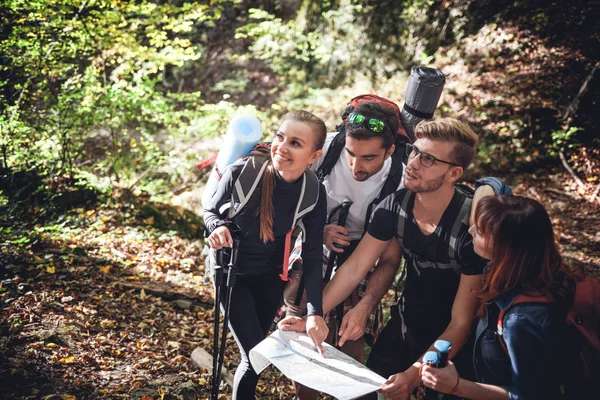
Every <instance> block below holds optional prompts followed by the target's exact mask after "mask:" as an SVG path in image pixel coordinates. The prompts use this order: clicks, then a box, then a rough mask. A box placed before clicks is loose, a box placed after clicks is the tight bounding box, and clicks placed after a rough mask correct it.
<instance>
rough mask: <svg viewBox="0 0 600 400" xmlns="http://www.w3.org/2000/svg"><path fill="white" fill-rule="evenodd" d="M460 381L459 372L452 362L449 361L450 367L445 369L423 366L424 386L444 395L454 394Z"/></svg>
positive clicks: (422, 378)
mask: <svg viewBox="0 0 600 400" xmlns="http://www.w3.org/2000/svg"><path fill="white" fill-rule="evenodd" d="M459 379H460V377H459V376H458V371H457V370H456V367H455V366H454V363H453V362H452V361H448V366H447V367H445V368H435V367H432V366H430V365H423V369H422V370H421V380H422V381H423V385H425V386H426V387H428V388H431V389H433V390H437V391H438V392H442V393H452V391H453V390H455V389H456V387H457V386H458V385H457V383H458V380H459Z"/></svg>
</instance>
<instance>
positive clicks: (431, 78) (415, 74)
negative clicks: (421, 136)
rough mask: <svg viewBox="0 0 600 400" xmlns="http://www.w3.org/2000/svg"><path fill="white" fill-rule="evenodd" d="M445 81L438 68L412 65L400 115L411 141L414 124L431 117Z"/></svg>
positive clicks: (413, 138) (413, 137) (413, 136)
mask: <svg viewBox="0 0 600 400" xmlns="http://www.w3.org/2000/svg"><path fill="white" fill-rule="evenodd" d="M445 83H446V76H445V75H444V74H443V73H442V71H440V70H439V69H436V68H428V67H412V69H411V71H410V78H409V79H408V87H407V88H406V96H405V98H404V107H403V108H402V114H401V116H400V117H401V119H402V125H403V126H404V129H406V132H407V133H408V135H409V136H410V137H411V139H412V140H413V141H414V140H415V135H414V129H415V126H416V125H417V124H418V123H419V122H421V121H423V120H424V119H431V118H433V112H434V111H435V109H436V107H437V104H438V101H439V100H440V96H441V95H442V90H443V89H444V84H445Z"/></svg>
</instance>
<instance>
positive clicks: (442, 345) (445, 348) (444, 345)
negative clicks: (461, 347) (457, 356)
mask: <svg viewBox="0 0 600 400" xmlns="http://www.w3.org/2000/svg"><path fill="white" fill-rule="evenodd" d="M433 347H435V349H436V350H437V351H439V352H440V353H450V349H451V348H452V343H450V342H449V341H447V340H436V341H435V343H434V344H433Z"/></svg>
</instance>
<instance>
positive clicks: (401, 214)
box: [396, 190, 414, 249]
mask: <svg viewBox="0 0 600 400" xmlns="http://www.w3.org/2000/svg"><path fill="white" fill-rule="evenodd" d="M412 196H414V194H413V193H412V192H409V191H408V190H405V191H404V198H403V199H402V203H400V209H399V210H398V228H397V229H396V234H397V235H398V240H399V241H400V245H401V246H402V248H403V249H405V247H406V246H404V243H403V240H404V230H405V227H406V219H407V217H408V212H407V211H406V210H407V208H408V202H409V201H410V198H411V197H412Z"/></svg>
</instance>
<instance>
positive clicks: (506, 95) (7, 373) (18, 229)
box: [0, 3, 600, 400]
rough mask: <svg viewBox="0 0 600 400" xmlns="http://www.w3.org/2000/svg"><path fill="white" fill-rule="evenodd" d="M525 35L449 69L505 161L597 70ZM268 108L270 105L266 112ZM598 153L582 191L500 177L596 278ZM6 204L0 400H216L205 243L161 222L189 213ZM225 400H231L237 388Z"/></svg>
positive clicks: (461, 107) (584, 169)
mask: <svg viewBox="0 0 600 400" xmlns="http://www.w3.org/2000/svg"><path fill="white" fill-rule="evenodd" d="M515 4H517V3H515ZM575 31H576V30H575ZM523 32H525V31H523V30H521V29H517V27H514V26H510V25H508V26H504V27H502V29H500V28H497V29H492V30H490V29H488V30H485V29H482V30H481V31H480V34H479V35H478V36H473V37H470V38H468V39H466V41H465V43H463V44H462V48H461V50H460V51H454V50H453V49H452V48H451V49H446V50H445V53H444V54H445V55H444V57H442V58H441V62H442V63H444V64H445V68H446V71H448V72H449V73H450V78H449V82H448V86H447V89H448V90H447V92H448V93H449V94H448V95H447V98H446V99H445V107H446V108H447V111H446V112H445V113H446V114H452V115H453V116H456V117H458V118H462V119H465V120H469V121H472V122H473V123H474V124H475V125H476V126H477V128H479V130H480V131H481V130H484V131H485V132H487V133H488V134H490V133H492V134H494V135H497V136H498V138H499V142H500V138H501V137H503V136H504V139H502V143H500V144H499V145H498V151H500V149H501V148H502V147H504V152H503V154H505V155H506V154H510V155H513V154H517V152H518V151H519V150H520V148H519V146H518V144H519V143H516V142H517V139H519V138H511V137H508V136H509V133H510V132H515V131H518V129H517V128H515V126H517V127H520V126H527V129H528V130H529V131H530V135H531V136H533V135H534V134H537V133H538V132H545V131H546V130H544V129H545V128H544V121H546V120H552V121H555V119H556V110H557V109H559V108H561V107H563V106H565V107H566V105H567V103H569V101H566V100H565V98H566V97H567V96H563V97H561V95H560V94H557V93H555V92H556V91H557V89H556V88H557V87H559V85H558V83H561V84H562V85H563V86H562V88H563V89H562V90H563V91H564V92H565V93H577V91H578V90H579V87H580V86H581V82H582V81H583V80H584V79H583V78H582V77H585V75H586V74H587V73H588V70H589V69H590V65H589V62H587V61H585V60H591V59H594V57H591V56H589V55H585V57H584V55H582V52H581V51H580V50H578V49H577V48H576V47H575V46H576V45H577V41H576V40H572V42H573V43H568V44H569V45H564V44H562V42H561V43H558V44H556V43H554V42H553V41H548V40H543V41H540V40H538V38H537V36H536V35H526V34H524V33H523ZM559 33H560V35H559V36H560V37H563V36H564V37H569V36H567V35H563V34H562V31H560V32H559ZM582 34H583V33H582ZM561 40H562V39H561ZM570 44H572V46H570ZM484 50H485V51H484ZM556 68H559V69H558V70H557V69H556ZM222 70H223V71H226V69H225V68H222ZM557 71H558V72H557ZM569 71H575V73H570V72H569ZM256 81H257V82H259V81H260V82H272V81H273V80H272V79H271V80H269V79H257V80H256ZM571 81H572V82H571ZM594 82H595V83H594ZM597 82H598V79H597V78H596V79H595V80H593V81H592V84H594V85H596V86H597V84H598V83H597ZM265 90H266V89H265ZM247 92H248V93H252V94H253V95H255V96H258V95H257V94H256V93H259V94H260V93H262V92H259V91H255V90H248V91H247ZM271 92H272V91H269V90H266V91H265V93H271ZM499 92H502V95H500V94H499ZM597 92H598V91H597V90H596V91H593V90H590V91H589V93H596V94H597ZM357 94H358V93H357ZM258 97H261V96H258ZM556 99H561V100H562V103H560V104H559V105H557V104H554V102H555V100H556ZM255 100H256V99H250V100H248V101H249V102H250V101H255ZM271 100H273V99H270V98H266V96H263V97H262V101H264V104H265V105H269V104H273V103H274V101H271ZM596 100H597V99H596V97H593V96H591V97H588V98H585V97H584V98H583V99H582V101H581V103H580V108H581V107H588V108H592V107H596V108H597V101H596ZM563 108H564V107H563ZM586 115H596V111H595V109H594V110H593V111H592V112H587V113H586ZM583 122H585V121H583ZM583 122H582V124H583ZM513 125H515V126H513ZM513 139H514V140H513ZM488 152H489V153H492V150H489V151H488ZM599 153H600V151H598V149H592V148H587V149H586V148H580V149H578V150H577V151H576V152H572V154H571V155H567V156H568V159H567V161H568V162H570V163H571V164H572V165H574V166H575V164H578V165H579V167H578V168H575V170H576V172H577V173H579V174H580V177H581V178H582V179H583V182H584V185H585V188H583V189H582V188H581V187H580V186H581V185H579V184H577V183H576V182H575V180H574V178H573V176H572V174H570V173H567V172H565V170H564V169H563V168H562V167H560V166H554V167H551V168H548V167H547V166H546V165H550V164H551V162H548V157H546V159H545V160H543V161H544V162H540V163H539V167H540V168H542V169H539V170H535V172H531V171H532V170H534V168H533V167H531V165H532V164H530V165H529V166H528V169H527V170H528V171H529V172H527V173H525V172H523V170H520V171H518V172H514V173H511V174H510V175H503V176H502V177H503V178H504V179H506V181H507V182H508V183H509V184H510V185H511V186H512V187H513V189H514V191H515V193H516V194H520V195H524V196H528V197H532V198H534V199H536V200H538V201H540V202H541V203H542V204H543V205H544V206H545V207H546V208H547V209H548V211H549V213H550V216H551V218H552V221H553V224H554V227H555V230H556V237H557V241H558V243H559V246H560V249H561V251H562V254H563V255H564V256H565V258H566V260H567V261H568V262H569V263H570V264H571V266H573V267H575V268H579V267H583V268H585V269H586V270H587V271H588V272H589V273H591V274H593V275H594V276H596V277H600V196H598V192H597V189H596V188H600V186H598V184H599V181H598V179H599V176H598V171H600V154H599ZM520 154H521V156H520V158H518V159H517V157H516V156H514V157H512V158H508V157H504V158H502V156H499V157H498V160H497V161H498V163H499V164H505V165H503V166H508V167H511V166H512V165H514V164H515V162H520V163H523V158H534V159H535V157H538V156H539V158H540V159H542V158H543V156H547V155H546V154H541V155H540V154H528V153H526V152H523V151H522V152H521V153H520ZM525 162H528V161H527V160H526V159H525ZM521 165H524V164H521ZM536 165H537V164H536ZM554 165H555V164H554ZM488 167H489V165H488ZM503 170H510V168H504V169H503ZM0 200H2V199H1V197H0ZM0 205H2V210H4V209H10V210H11V212H0V398H11V399H48V400H50V399H52V400H54V399H62V400H72V399H97V398H104V399H119V398H127V399H143V400H150V399H154V400H156V399H161V400H162V399H197V398H201V399H205V398H208V393H209V392H210V383H211V382H210V372H211V371H210V370H207V369H206V368H204V369H202V368H197V367H195V366H194V365H192V363H191V353H192V351H193V350H194V349H195V348H197V347H201V348H203V349H205V350H206V351H208V352H209V353H210V352H211V350H212V338H213V320H214V319H213V301H212V288H211V286H210V284H207V283H205V282H204V280H203V275H204V267H203V258H202V255H201V246H202V244H201V243H200V241H198V240H194V239H184V237H189V238H193V237H199V235H195V233H196V232H198V230H199V228H198V226H197V222H196V221H195V220H194V219H193V218H191V222H190V221H188V222H189V223H188V224H187V226H188V228H189V229H187V231H186V234H185V235H182V234H181V231H179V232H178V231H177V230H176V229H175V227H174V224H168V223H167V224H165V223H164V222H165V221H163V220H164V219H165V217H164V215H165V214H167V215H168V216H169V218H170V219H172V220H173V219H186V218H188V217H189V210H188V211H187V212H186V211H185V210H184V209H183V208H181V207H179V206H175V205H168V204H155V203H153V204H149V202H148V200H147V198H143V197H135V196H133V197H131V196H115V197H114V198H113V199H111V200H110V201H109V202H108V204H99V203H95V204H90V205H89V206H87V207H81V208H73V209H70V210H67V211H64V212H61V213H50V214H46V211H47V206H48V205H47V204H36V203H34V202H32V201H29V199H24V200H23V201H21V202H20V203H19V204H17V205H14V204H13V205H12V206H11V204H10V200H9V204H8V206H6V205H4V204H2V201H0ZM149 206H150V207H149ZM11 207H12V208H11ZM157 210H158V211H157ZM188 219H189V218H188ZM169 227H170V228H169ZM171 228H172V229H171ZM391 298H393V296H392V295H390V296H389V298H388V300H387V301H391ZM227 343H228V346H227V353H226V361H225V368H227V369H228V370H229V371H234V370H235V365H236V363H237V354H236V351H237V349H236V346H235V344H234V342H233V341H232V339H231V337H229V338H228V342H227ZM257 396H258V397H260V398H265V399H267V398H272V399H290V398H292V397H293V390H292V386H291V382H290V381H289V380H288V379H287V378H285V377H283V376H281V375H280V374H279V373H278V372H277V371H275V370H274V369H269V370H268V371H267V372H266V373H265V374H263V375H262V377H261V380H260V381H259V385H258V388H257ZM220 398H221V399H229V398H230V389H229V388H228V389H227V390H225V392H224V393H222V394H221V395H220Z"/></svg>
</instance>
